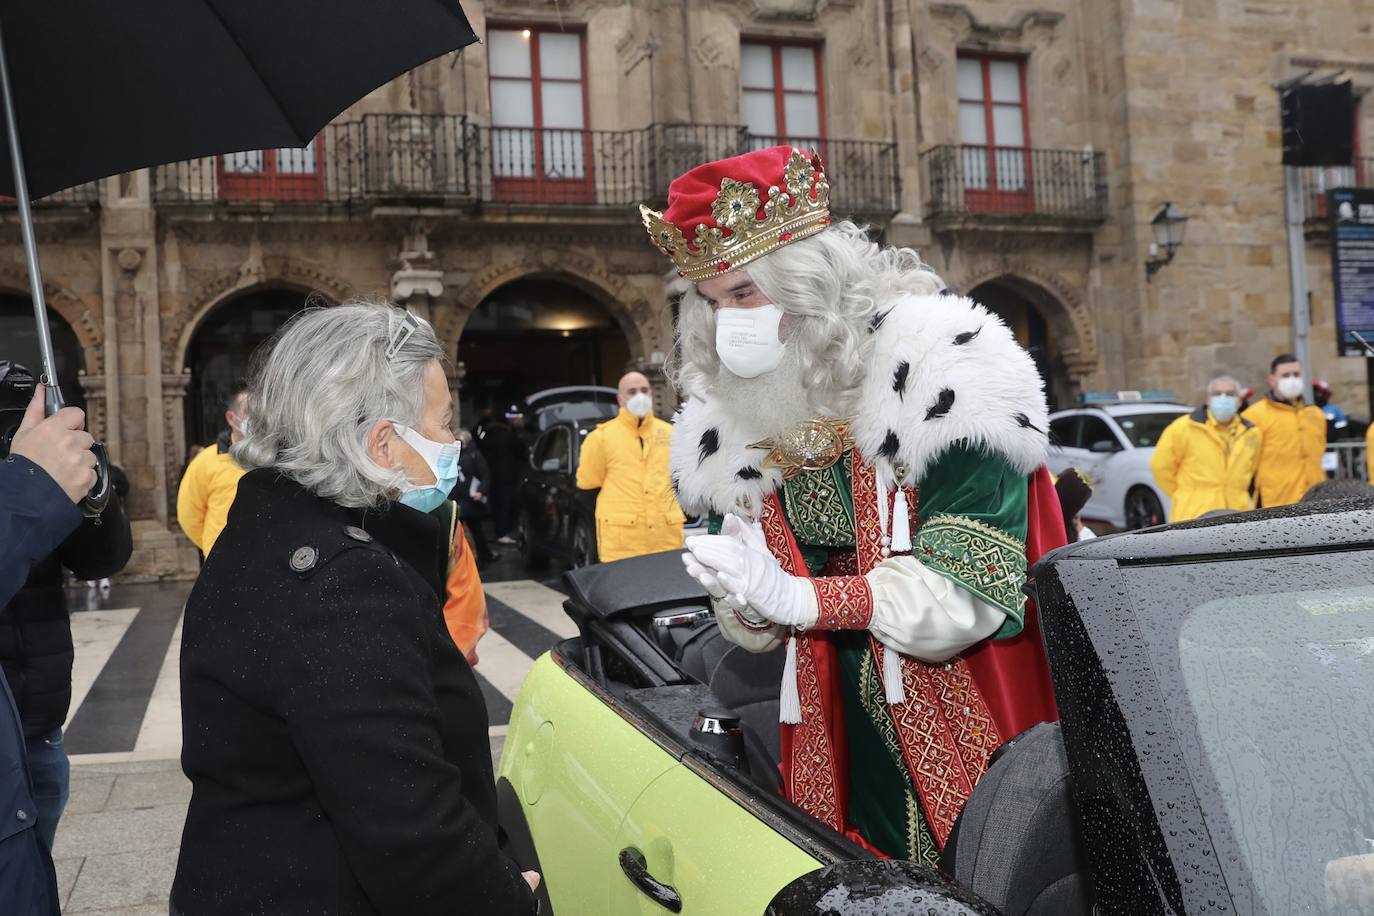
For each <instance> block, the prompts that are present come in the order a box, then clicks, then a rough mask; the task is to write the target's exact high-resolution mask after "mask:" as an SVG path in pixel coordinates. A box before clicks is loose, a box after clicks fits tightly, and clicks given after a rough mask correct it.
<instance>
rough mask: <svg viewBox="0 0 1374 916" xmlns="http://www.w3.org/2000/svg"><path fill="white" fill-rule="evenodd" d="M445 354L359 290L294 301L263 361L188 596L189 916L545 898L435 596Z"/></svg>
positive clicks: (523, 909)
mask: <svg viewBox="0 0 1374 916" xmlns="http://www.w3.org/2000/svg"><path fill="white" fill-rule="evenodd" d="M442 358H443V350H442V349H441V348H440V346H439V343H438V341H437V340H435V337H434V334H433V332H432V331H431V330H430V328H429V326H428V325H426V324H424V323H423V322H420V321H417V320H416V319H415V318H413V317H412V316H410V315H408V314H407V313H405V312H403V311H400V310H399V309H396V308H392V307H390V306H386V305H373V304H367V303H348V304H344V305H340V306H337V307H334V308H329V309H316V310H311V311H307V312H304V313H302V314H301V315H299V316H297V317H296V318H295V319H294V320H293V321H292V322H291V323H290V324H289V325H288V326H287V327H286V328H285V329H284V330H283V331H282V332H281V333H280V334H279V335H278V338H277V340H276V342H275V345H274V346H273V348H272V350H271V354H270V356H268V357H267V359H266V360H265V362H264V363H263V365H262V367H261V369H260V371H259V373H258V377H257V379H256V380H255V384H254V391H253V403H254V415H253V422H252V425H251V427H250V429H249V431H248V434H247V436H245V437H244V439H243V440H242V441H240V442H239V443H238V445H237V446H236V447H235V449H234V454H235V457H236V458H237V459H238V460H239V461H240V463H242V464H243V465H244V466H245V467H247V468H249V473H248V474H247V475H246V476H245V477H244V478H243V480H242V482H241V483H240V484H239V491H238V496H237V498H236V499H235V501H234V506H233V509H232V510H231V511H230V513H229V522H228V526H227V527H226V528H225V529H224V533H223V534H222V535H221V537H220V539H219V541H218V542H217V543H216V544H215V549H214V551H213V552H212V553H211V555H210V557H209V559H208V560H207V561H206V563H205V567H204V570H203V571H202V572H201V575H200V579H199V581H198V582H197V583H196V587H195V590H194V591H193V592H192V593H191V597H190V600H189V601H188V602H187V605H186V616H185V623H184V634H183V637H182V649H181V695H182V727H183V733H184V737H183V742H184V747H183V751H182V766H183V768H184V769H185V771H186V775H187V776H188V777H189V778H190V780H191V783H192V787H193V792H192V796H191V804H190V809H189V810H188V812H187V814H186V826H185V830H184V833H183V836H182V843H181V857H180V860H179V861H178V863H177V874H176V881H175V883H174V886H173V889H172V905H173V908H174V911H179V912H180V914H182V916H210V914H226V916H228V914H234V916H240V914H246V913H262V914H267V913H272V914H292V916H295V914H305V913H311V914H331V916H332V914H340V916H343V914H350V916H353V914H396V916H425V914H436V916H437V914H440V913H443V914H453V913H465V914H478V913H481V914H488V913H490V914H497V913H499V914H526V913H533V912H535V911H536V908H537V907H536V902H535V895H534V892H533V891H532V887H533V886H537V883H538V876H537V875H536V874H534V873H533V872H529V873H526V874H525V875H522V874H521V870H520V868H519V866H517V865H516V864H515V863H514V862H513V861H511V860H510V859H508V858H506V856H505V855H503V854H502V853H501V852H500V851H499V850H498V848H497V825H496V791H495V786H494V784H493V779H492V770H491V758H490V745H489V743H488V738H487V713H486V708H485V705H484V703H483V700H482V694H481V691H480V690H479V688H478V685H477V681H476V679H475V677H474V676H473V673H472V670H471V669H470V668H469V667H468V665H467V663H466V661H465V660H464V658H463V655H462V653H461V652H460V651H459V649H458V647H457V646H455V645H454V642H453V640H452V638H450V636H449V634H448V632H447V630H446V629H445V626H444V619H443V616H442V614H441V612H440V604H441V602H440V599H439V595H440V594H441V592H442V588H443V579H442V569H443V564H442V559H441V558H442V550H443V547H442V546H436V544H438V543H439V542H438V541H436V540H434V539H432V538H430V537H429V533H430V532H431V531H432V525H433V519H432V518H431V517H430V516H429V515H427V514H426V513H427V512H428V511H430V510H432V509H434V508H435V507H436V506H438V505H439V504H440V503H441V502H442V501H443V500H444V499H445V498H446V494H447V493H448V491H449V490H450V489H452V487H453V483H454V479H455V476H454V475H455V469H456V464H457V451H458V447H457V445H456V443H455V442H454V439H453V435H452V433H451V432H450V431H449V426H450V423H451V421H452V414H453V408H452V401H451V398H450V395H449V390H448V384H447V381H446V379H445V377H444V371H443V368H442V366H441V365H440V360H441V359H442ZM436 555H437V558H436ZM436 580H437V581H436Z"/></svg>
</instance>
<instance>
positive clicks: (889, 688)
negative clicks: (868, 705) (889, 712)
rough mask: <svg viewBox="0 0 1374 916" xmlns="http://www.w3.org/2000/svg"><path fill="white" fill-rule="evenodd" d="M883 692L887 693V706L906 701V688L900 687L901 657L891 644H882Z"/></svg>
mask: <svg viewBox="0 0 1374 916" xmlns="http://www.w3.org/2000/svg"><path fill="white" fill-rule="evenodd" d="M883 693H884V694H886V695H887V705H889V706H897V705H898V704H901V703H905V702H906V690H905V689H904V688H903V687H902V657H901V656H900V655H898V654H897V650H895V649H893V648H892V647H891V646H883Z"/></svg>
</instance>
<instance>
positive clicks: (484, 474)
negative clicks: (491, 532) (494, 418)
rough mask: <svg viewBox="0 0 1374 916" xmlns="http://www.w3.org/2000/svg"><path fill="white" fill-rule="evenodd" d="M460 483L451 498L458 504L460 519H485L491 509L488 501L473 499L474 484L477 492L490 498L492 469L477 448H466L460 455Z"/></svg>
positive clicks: (455, 487)
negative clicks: (475, 482)
mask: <svg viewBox="0 0 1374 916" xmlns="http://www.w3.org/2000/svg"><path fill="white" fill-rule="evenodd" d="M458 471H459V478H458V483H457V484H456V485H455V486H454V488H453V493H452V494H450V497H451V498H452V499H453V500H455V501H456V502H457V503H458V517H459V518H461V519H463V520H464V521H467V520H468V519H479V518H485V517H486V515H487V512H488V509H489V508H490V506H489V503H487V502H486V501H482V502H478V501H477V500H475V499H473V498H472V482H473V481H474V480H475V481H477V492H478V493H481V494H482V495H483V496H488V495H489V491H490V490H491V468H490V467H488V466H487V459H486V456H484V455H483V454H482V453H481V451H479V450H478V449H476V448H471V447H469V448H465V449H463V450H462V451H461V452H459V454H458Z"/></svg>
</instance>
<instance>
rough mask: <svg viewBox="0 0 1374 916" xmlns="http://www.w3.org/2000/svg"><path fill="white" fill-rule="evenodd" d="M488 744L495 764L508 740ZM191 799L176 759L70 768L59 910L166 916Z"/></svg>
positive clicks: (61, 834) (60, 839)
mask: <svg viewBox="0 0 1374 916" xmlns="http://www.w3.org/2000/svg"><path fill="white" fill-rule="evenodd" d="M489 740H490V742H491V757H492V762H493V765H494V764H495V763H496V762H497V761H499V760H500V757H501V749H502V747H503V746H504V744H505V741H506V738H505V735H504V734H499V735H492V736H491V737H490V739H489ZM190 799H191V783H190V781H189V780H187V779H186V777H185V776H184V775H183V774H182V772H181V763H180V761H178V760H138V761H132V762H128V763H78V764H76V765H74V766H73V767H72V789H71V800H70V801H69V802H68V803H67V811H66V813H65V814H64V815H63V816H62V822H61V823H60V824H58V827H57V842H56V844H55V845H56V847H57V848H56V849H55V850H54V856H53V862H54V865H56V867H57V885H58V889H59V890H60V892H61V897H62V901H63V906H62V912H63V913H72V914H80V916H166V913H167V897H168V895H169V894H170V893H171V889H172V878H173V876H174V875H175V873H176V861H177V852H178V849H179V844H180V842H181V828H182V824H183V823H184V822H185V820H186V806H187V804H188V803H189V802H190Z"/></svg>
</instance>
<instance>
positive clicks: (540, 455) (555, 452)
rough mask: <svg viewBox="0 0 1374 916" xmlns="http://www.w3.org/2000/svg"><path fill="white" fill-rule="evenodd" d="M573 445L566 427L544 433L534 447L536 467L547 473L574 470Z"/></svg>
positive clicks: (555, 428)
mask: <svg viewBox="0 0 1374 916" xmlns="http://www.w3.org/2000/svg"><path fill="white" fill-rule="evenodd" d="M571 443H572V440H571V437H569V435H568V428H567V427H566V426H557V427H554V428H553V429H551V430H549V431H548V432H546V433H544V435H543V436H542V437H541V438H540V439H539V441H538V442H537V443H536V444H535V446H534V466H535V467H536V468H539V469H540V470H546V471H552V470H562V471H568V470H572V445H571ZM550 462H556V464H552V465H551V464H550Z"/></svg>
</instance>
